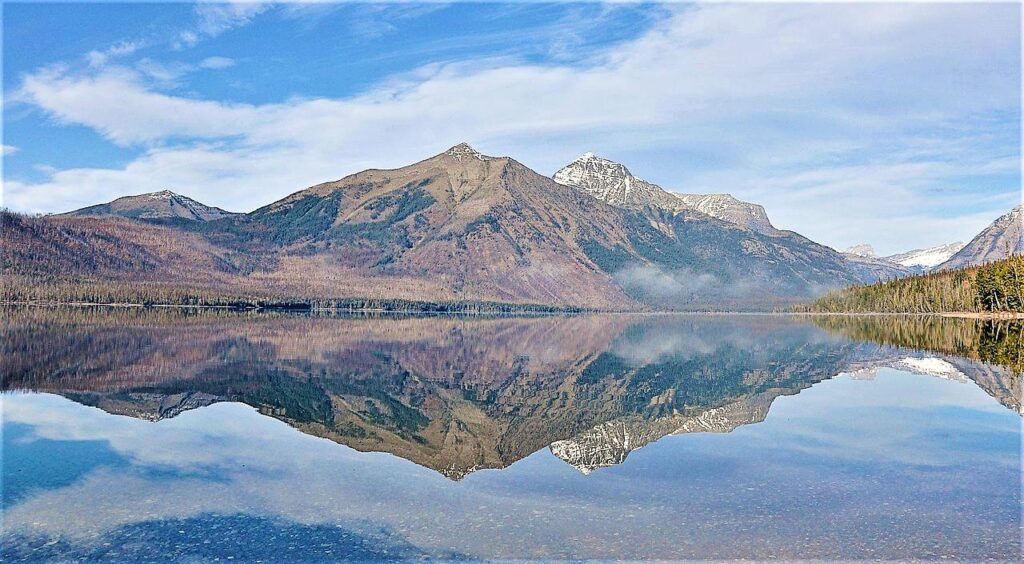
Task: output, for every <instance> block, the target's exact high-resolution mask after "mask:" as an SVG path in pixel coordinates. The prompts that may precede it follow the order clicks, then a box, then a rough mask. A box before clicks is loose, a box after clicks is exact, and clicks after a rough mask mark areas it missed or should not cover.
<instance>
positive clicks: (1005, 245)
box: [936, 204, 1024, 270]
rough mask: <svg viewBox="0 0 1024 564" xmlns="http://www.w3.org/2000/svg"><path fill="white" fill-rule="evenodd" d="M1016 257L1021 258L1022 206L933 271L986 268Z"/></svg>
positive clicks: (1023, 250)
mask: <svg viewBox="0 0 1024 564" xmlns="http://www.w3.org/2000/svg"><path fill="white" fill-rule="evenodd" d="M1019 254H1024V204H1022V205H1019V206H1017V207H1015V208H1013V209H1012V210H1010V212H1009V213H1007V214H1005V215H1003V216H1000V217H999V218H998V219H996V220H995V221H993V222H992V224H991V225H989V226H988V227H986V228H985V229H983V230H982V231H981V233H978V235H977V236H976V237H975V238H974V239H971V242H969V243H967V245H965V246H964V248H962V249H960V250H959V251H957V252H956V254H954V255H953V256H952V257H950V258H949V260H947V261H945V262H943V263H942V264H940V265H939V266H937V267H936V269H937V270H951V269H955V268H962V267H965V266H971V265H977V264H985V263H987V262H992V261H995V260H999V259H1004V258H1007V257H1008V256H1010V255H1019Z"/></svg>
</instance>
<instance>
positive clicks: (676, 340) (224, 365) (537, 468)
mask: <svg viewBox="0 0 1024 564" xmlns="http://www.w3.org/2000/svg"><path fill="white" fill-rule="evenodd" d="M2 313H3V314H4V317H5V323H4V327H3V333H4V335H3V336H4V339H3V346H4V351H3V353H4V354H3V358H2V361H0V368H2V375H3V386H4V390H6V391H5V393H4V394H3V396H2V402H3V403H2V409H3V451H2V454H3V496H2V507H3V521H4V523H3V532H2V540H3V550H4V554H3V556H4V558H5V559H9V560H18V559H26V558H27V559H70V558H95V559H120V560H140V559H195V558H234V559H243V560H257V559H263V560H267V559H269V560H303V559H310V560H322V559H336V558H360V559H389V558H406V557H409V558H424V557H426V558H472V559H480V558H498V559H501V558H505V559H508V558H539V559H550V558H603V559H608V558H631V559H642V558H759V559H761V558H782V559H800V558H823V559H836V558H845V559H865V558H886V559H909V558H920V559H940V558H947V557H951V558H957V559H981V558H995V559H1002V560H1012V559H1017V558H1019V557H1020V554H1021V533H1022V528H1021V486H1022V480H1021V450H1020V449H1021V415H1020V413H1021V376H1020V373H1021V363H1022V356H1024V352H1022V342H1021V325H1020V324H993V323H981V322H974V321H957V320H939V319H922V318H905V319H886V318H852V319H846V318H821V319H816V320H813V319H796V318H786V317H771V316H746V317H745V316H653V317H629V316H608V317H599V316H598V317H569V318H542V319H510V318H499V319H479V318H477V319H456V318H444V317H442V318H439V317H433V318H393V319H368V318H360V319H352V318H309V317H289V316H253V315H241V314H227V313H221V314H210V313H205V314H185V313H182V312H178V311H138V310H117V311H109V310H87V309H78V310H54V309H14V310H5V311H3V312H2Z"/></svg>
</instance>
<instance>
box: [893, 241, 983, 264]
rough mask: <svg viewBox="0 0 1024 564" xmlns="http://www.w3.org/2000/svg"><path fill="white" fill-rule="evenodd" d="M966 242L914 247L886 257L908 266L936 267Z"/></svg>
mask: <svg viewBox="0 0 1024 564" xmlns="http://www.w3.org/2000/svg"><path fill="white" fill-rule="evenodd" d="M964 246H965V243H964V242H963V241H957V242H955V243H947V244H945V245H939V246H937V247H929V248H927V249H914V250H912V251H907V252H905V253H899V254H895V255H890V256H887V257H885V259H886V260H888V261H890V262H895V263H896V264H901V265H903V266H908V267H911V268H914V267H918V268H921V269H923V270H929V269H931V268H934V267H936V266H938V265H940V264H942V263H944V262H946V261H947V260H949V258H950V257H952V256H953V255H955V254H956V253H957V251H959V250H960V249H962V248H964Z"/></svg>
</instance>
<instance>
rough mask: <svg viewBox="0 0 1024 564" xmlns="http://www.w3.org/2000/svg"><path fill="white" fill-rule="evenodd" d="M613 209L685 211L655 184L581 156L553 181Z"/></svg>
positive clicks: (616, 166) (616, 165) (600, 160)
mask: <svg viewBox="0 0 1024 564" xmlns="http://www.w3.org/2000/svg"><path fill="white" fill-rule="evenodd" d="M552 178H553V179H554V180H555V182H557V183H559V184H562V185H564V186H571V187H573V188H576V189H578V190H580V191H582V192H585V193H587V194H590V195H591V196H593V197H595V198H597V199H598V200H601V201H603V202H607V203H609V204H611V205H613V206H622V207H629V206H645V205H654V206H658V207H662V208H666V209H679V208H682V207H684V206H683V204H682V203H681V202H680V201H679V199H678V198H676V197H674V196H672V195H671V194H669V193H668V192H666V191H664V190H662V188H661V187H660V186H658V185H656V184H651V183H650V182H646V181H644V180H641V179H639V178H637V177H635V176H633V174H632V173H630V172H629V169H627V168H626V167H625V166H624V165H621V164H619V163H617V162H615V161H610V160H608V159H604V158H601V157H598V156H597V155H595V154H594V153H584V154H583V155H582V156H580V157H579V158H578V159H576V160H574V161H573V162H571V163H569V164H568V165H566V166H565V167H563V168H562V169H561V170H559V171H558V172H556V173H555V175H554V176H553V177H552Z"/></svg>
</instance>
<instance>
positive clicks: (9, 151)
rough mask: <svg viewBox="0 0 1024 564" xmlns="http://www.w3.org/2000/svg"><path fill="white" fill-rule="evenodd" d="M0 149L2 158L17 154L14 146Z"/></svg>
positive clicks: (5, 146)
mask: <svg viewBox="0 0 1024 564" xmlns="http://www.w3.org/2000/svg"><path fill="white" fill-rule="evenodd" d="M2 147H3V155H4V156H7V155H13V154H14V153H17V152H18V148H17V147H15V146H14V145H2Z"/></svg>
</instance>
